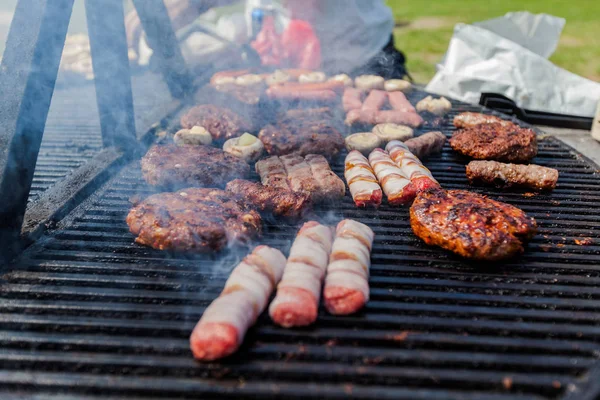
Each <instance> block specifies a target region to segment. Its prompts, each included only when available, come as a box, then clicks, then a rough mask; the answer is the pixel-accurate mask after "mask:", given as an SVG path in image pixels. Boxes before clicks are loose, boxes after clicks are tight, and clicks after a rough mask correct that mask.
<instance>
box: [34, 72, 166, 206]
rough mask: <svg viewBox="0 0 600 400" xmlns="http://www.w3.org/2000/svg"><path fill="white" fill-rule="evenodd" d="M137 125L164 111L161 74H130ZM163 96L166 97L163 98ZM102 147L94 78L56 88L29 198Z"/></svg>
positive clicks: (84, 161)
mask: <svg viewBox="0 0 600 400" xmlns="http://www.w3.org/2000/svg"><path fill="white" fill-rule="evenodd" d="M132 86H133V92H134V96H135V97H134V106H135V114H136V126H138V127H140V126H144V125H147V122H146V120H147V119H148V118H149V117H150V118H151V119H152V122H155V121H156V115H161V112H162V114H164V107H165V105H166V104H169V102H170V100H169V99H170V96H169V94H168V90H167V87H166V85H165V84H164V83H163V82H162V80H161V78H160V76H158V75H154V74H144V75H142V76H136V77H133V78H132ZM165 99H166V100H165ZM101 149H102V135H101V133H100V120H99V118H98V108H97V106H96V94H95V90H94V85H93V82H90V83H87V84H85V85H82V86H75V87H71V88H64V89H57V90H56V92H55V94H54V96H53V98H52V104H51V106H50V111H49V114H48V120H47V122H46V129H45V130H44V137H43V140H42V145H41V148H40V153H39V157H38V161H37V164H36V169H35V173H34V177H33V183H32V186H31V191H30V193H29V202H32V201H35V200H37V199H38V198H39V196H40V195H41V194H42V193H43V192H44V191H45V190H47V189H48V188H50V187H51V186H52V185H54V184H55V183H56V182H58V181H59V180H61V179H63V178H64V177H65V176H67V175H68V174H69V173H71V171H73V170H75V169H77V168H79V167H80V166H82V165H83V164H85V163H86V162H88V161H89V160H90V159H91V158H92V157H93V156H94V155H95V154H97V153H98V152H99V151H100V150H101Z"/></svg>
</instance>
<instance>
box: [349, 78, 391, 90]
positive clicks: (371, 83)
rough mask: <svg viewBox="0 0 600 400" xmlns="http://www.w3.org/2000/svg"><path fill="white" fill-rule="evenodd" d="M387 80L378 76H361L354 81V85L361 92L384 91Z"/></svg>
mask: <svg viewBox="0 0 600 400" xmlns="http://www.w3.org/2000/svg"><path fill="white" fill-rule="evenodd" d="M384 83H385V79H383V78H382V77H381V76H377V75H361V76H357V77H356V79H354V85H355V86H356V88H357V89H360V90H374V89H383V85H384Z"/></svg>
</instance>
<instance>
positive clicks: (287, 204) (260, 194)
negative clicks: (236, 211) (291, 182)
mask: <svg viewBox="0 0 600 400" xmlns="http://www.w3.org/2000/svg"><path fill="white" fill-rule="evenodd" d="M226 190H227V191H228V192H230V193H231V194H232V195H233V196H234V197H236V198H237V199H238V201H241V202H243V203H244V204H247V205H250V206H252V207H253V208H256V209H257V210H259V211H262V212H270V213H272V214H273V215H275V216H281V217H285V218H288V219H298V218H301V217H302V216H303V215H304V214H305V213H306V211H308V209H309V208H310V194H308V193H294V192H292V191H291V190H280V189H278V188H275V187H270V186H263V185H261V184H260V183H257V182H250V181H247V180H244V179H235V180H233V181H231V182H229V183H228V184H227V187H226Z"/></svg>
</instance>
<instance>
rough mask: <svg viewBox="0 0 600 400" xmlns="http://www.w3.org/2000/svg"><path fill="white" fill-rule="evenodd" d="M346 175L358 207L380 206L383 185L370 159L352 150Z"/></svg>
mask: <svg viewBox="0 0 600 400" xmlns="http://www.w3.org/2000/svg"><path fill="white" fill-rule="evenodd" d="M344 177H345V178H346V182H347V183H348V187H349V188H350V194H351V195H352V199H353V200H354V204H356V205H357V206H358V207H363V206H367V205H373V206H375V207H379V205H380V204H381V198H382V197H383V194H382V191H381V186H379V182H378V181H377V178H376V177H375V172H373V168H371V166H370V165H369V161H368V160H367V158H366V157H365V156H363V155H362V154H361V153H360V152H359V151H358V150H352V151H351V152H349V153H348V155H347V156H346V160H345V171H344Z"/></svg>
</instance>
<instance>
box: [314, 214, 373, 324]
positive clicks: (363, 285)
mask: <svg viewBox="0 0 600 400" xmlns="http://www.w3.org/2000/svg"><path fill="white" fill-rule="evenodd" d="M374 237H375V235H374V233H373V231H372V230H371V228H369V227H368V226H367V225H365V224H362V223H360V222H357V221H353V220H351V219H345V220H343V221H341V222H340V223H339V224H338V225H337V228H336V232H335V240H334V241H333V246H332V247H331V256H330V257H329V265H328V266H327V274H326V276H325V288H324V289H323V299H324V301H325V308H327V311H329V312H330V313H331V314H334V315H348V314H353V313H355V312H357V311H358V310H360V309H361V308H363V307H364V305H365V304H366V303H367V301H369V267H370V266H371V247H372V246H373V239H374Z"/></svg>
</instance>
